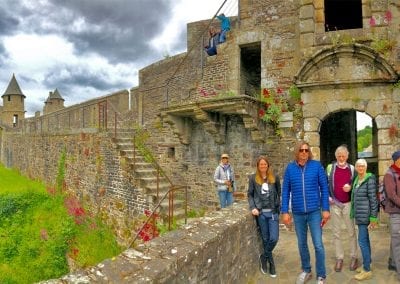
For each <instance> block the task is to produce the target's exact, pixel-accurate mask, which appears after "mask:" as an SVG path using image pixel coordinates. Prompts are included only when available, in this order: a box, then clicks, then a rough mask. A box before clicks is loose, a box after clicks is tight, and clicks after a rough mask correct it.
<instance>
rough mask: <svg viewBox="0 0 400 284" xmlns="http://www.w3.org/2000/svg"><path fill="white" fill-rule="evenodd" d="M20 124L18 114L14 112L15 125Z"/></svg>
mask: <svg viewBox="0 0 400 284" xmlns="http://www.w3.org/2000/svg"><path fill="white" fill-rule="evenodd" d="M17 125H18V114H14V116H13V127H16V126H17Z"/></svg>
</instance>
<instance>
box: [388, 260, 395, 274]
mask: <svg viewBox="0 0 400 284" xmlns="http://www.w3.org/2000/svg"><path fill="white" fill-rule="evenodd" d="M392 263H393V261H392V259H391V258H390V257H389V259H388V270H392V271H396V266H395V265H393V264H392Z"/></svg>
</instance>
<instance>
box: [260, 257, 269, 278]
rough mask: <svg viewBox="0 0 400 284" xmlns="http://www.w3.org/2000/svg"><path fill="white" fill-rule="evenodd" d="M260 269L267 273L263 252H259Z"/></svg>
mask: <svg viewBox="0 0 400 284" xmlns="http://www.w3.org/2000/svg"><path fill="white" fill-rule="evenodd" d="M260 271H261V273H262V274H267V271H268V268H267V258H266V257H265V256H264V255H263V254H260Z"/></svg>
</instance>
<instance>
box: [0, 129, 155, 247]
mask: <svg viewBox="0 0 400 284" xmlns="http://www.w3.org/2000/svg"><path fill="white" fill-rule="evenodd" d="M2 139H3V148H2V151H3V154H2V157H4V159H6V160H5V161H3V162H4V164H5V165H7V167H10V168H13V167H15V168H18V169H19V170H20V171H21V173H23V174H25V175H27V176H29V177H30V178H33V179H40V180H42V181H44V182H45V183H46V184H47V185H48V187H50V188H51V187H55V184H56V178H57V176H58V174H59V173H58V164H59V162H60V157H61V153H62V152H63V151H64V149H65V152H66V160H65V163H66V169H65V188H66V190H67V191H68V192H69V193H71V194H74V195H75V196H77V197H79V199H80V200H81V201H82V202H83V204H84V205H86V206H87V209H89V210H92V211H93V212H94V213H99V214H100V215H101V216H102V218H103V219H104V221H106V222H107V223H108V224H110V225H111V226H112V227H113V229H114V231H115V233H116V235H117V237H118V239H119V242H120V243H121V244H127V243H129V242H130V241H131V239H132V236H133V235H134V234H135V233H136V231H135V229H136V228H135V227H134V226H135V222H134V218H132V217H134V216H136V215H138V214H141V213H142V212H143V210H144V209H148V203H147V199H146V197H145V196H144V195H143V194H142V193H141V192H140V191H138V189H137V188H135V185H134V178H133V177H132V176H131V174H130V172H129V171H127V170H126V169H125V168H124V165H123V164H122V163H121V161H120V158H119V153H118V152H117V151H116V149H115V145H114V143H113V142H112V141H111V138H110V137H109V136H108V134H107V133H85V132H81V133H77V134H64V135H55V134H48V135H44V134H43V135H35V134H34V135H32V134H31V135H30V134H19V133H6V132H3V135H2Z"/></svg>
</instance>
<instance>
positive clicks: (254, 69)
mask: <svg viewBox="0 0 400 284" xmlns="http://www.w3.org/2000/svg"><path fill="white" fill-rule="evenodd" d="M260 90H261V43H260V42H256V43H251V44H246V45H242V46H241V47H240V94H244V95H247V96H252V97H254V96H257V95H258V94H259V93H260Z"/></svg>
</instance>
